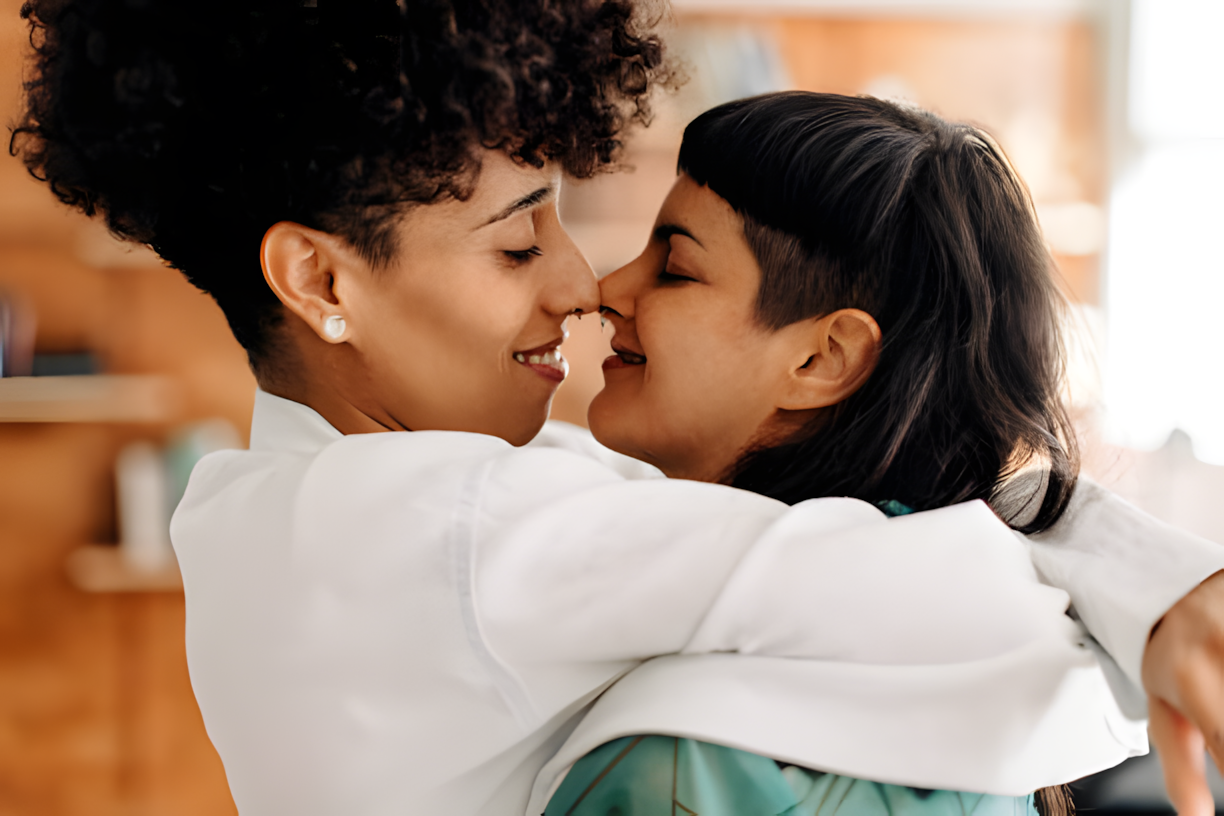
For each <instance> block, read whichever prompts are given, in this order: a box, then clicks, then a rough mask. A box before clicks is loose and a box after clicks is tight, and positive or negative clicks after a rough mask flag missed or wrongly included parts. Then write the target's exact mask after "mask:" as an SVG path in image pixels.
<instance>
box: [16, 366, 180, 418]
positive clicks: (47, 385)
mask: <svg viewBox="0 0 1224 816" xmlns="http://www.w3.org/2000/svg"><path fill="white" fill-rule="evenodd" d="M177 396H178V394H177V389H176V388H175V382H174V381H173V380H171V379H170V378H169V377H160V376H153V375H143V374H88V375H80V376H70V377H5V378H0V422H164V421H166V420H168V419H172V418H173V417H174V415H175V413H176V409H177V407H178V399H177Z"/></svg>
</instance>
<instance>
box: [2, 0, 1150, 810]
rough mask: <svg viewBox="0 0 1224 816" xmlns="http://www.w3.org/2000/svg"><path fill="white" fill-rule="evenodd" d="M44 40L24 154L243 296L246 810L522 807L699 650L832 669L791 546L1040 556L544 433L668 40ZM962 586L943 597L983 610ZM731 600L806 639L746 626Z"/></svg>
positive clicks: (185, 544) (212, 573) (411, 35)
mask: <svg viewBox="0 0 1224 816" xmlns="http://www.w3.org/2000/svg"><path fill="white" fill-rule="evenodd" d="M22 13H23V15H24V16H25V17H26V18H27V19H28V20H29V21H30V25H31V42H32V44H33V49H34V56H33V62H32V69H31V71H30V72H29V79H28V81H27V83H26V102H27V104H26V110H25V112H24V114H23V117H22V118H21V120H20V121H19V122H18V123H17V126H16V127H15V128H14V132H13V139H12V142H11V145H10V147H11V150H12V151H13V152H14V153H16V154H18V155H20V156H21V157H22V159H23V160H24V161H25V163H26V166H27V167H28V168H29V169H30V171H31V172H32V173H33V174H34V175H35V176H37V177H38V178H40V179H43V180H44V181H45V182H46V183H47V185H48V186H49V187H50V189H51V191H52V192H53V193H54V194H55V195H56V196H58V197H59V199H60V200H62V201H63V202H65V203H66V204H68V205H71V206H73V207H76V208H78V209H80V210H82V211H83V212H85V213H86V214H88V215H95V214H97V215H99V216H101V217H103V218H105V220H106V223H107V225H108V226H109V228H110V229H111V231H112V232H113V233H114V234H115V235H117V236H119V237H121V238H125V239H127V240H131V241H135V242H140V243H144V244H147V245H149V246H150V247H152V248H153V249H154V250H155V251H156V252H157V253H158V254H159V255H160V256H161V257H162V258H163V259H164V260H165V261H166V263H167V264H168V265H170V266H172V267H174V268H176V269H178V270H180V271H181V272H182V273H183V274H184V275H186V276H187V278H188V279H189V280H190V281H191V282H192V283H194V284H195V285H196V286H198V287H199V288H200V289H202V290H203V291H205V292H207V293H208V294H210V295H211V296H212V297H213V298H214V299H215V300H216V302H217V304H218V305H219V306H220V308H221V310H222V311H223V312H224V313H225V316H226V318H227V320H228V321H229V324H230V327H231V328H232V330H233V333H234V335H235V337H236V338H237V339H238V341H239V342H240V343H241V344H242V346H243V347H244V348H245V349H246V351H247V354H248V357H249V360H250V364H251V367H252V369H253V370H254V372H255V375H256V379H257V381H258V384H259V391H258V392H257V394H256V401H255V412H254V416H253V418H252V427H251V449H250V450H248V451H226V452H221V453H217V454H213V455H211V456H208V457H205V459H203V460H202V461H201V462H200V463H199V464H198V465H197V467H196V469H195V471H194V473H193V474H192V478H191V482H190V485H189V486H188V489H187V492H186V495H185V496H184V498H183V500H182V502H181V503H180V504H179V507H178V509H177V511H176V513H175V516H174V520H173V523H172V530H171V537H172V539H173V542H174V545H175V551H176V554H177V556H178V561H179V566H180V568H181V570H182V574H183V582H184V588H185V594H186V604H187V632H186V641H187V657H188V664H189V668H190V671H191V681H192V686H193V689H194V690H195V693H196V697H197V699H198V701H199V704H200V709H201V712H202V714H203V717H204V722H205V725H206V726H207V729H208V733H209V736H210V738H211V739H212V741H213V743H214V745H215V746H216V748H217V750H218V752H219V754H220V756H221V759H222V761H223V762H224V764H225V768H226V774H227V777H228V780H229V784H230V788H231V791H232V793H233V796H234V799H235V802H236V803H237V805H238V808H239V811H240V812H241V813H242V814H244V816H260V814H269V815H274V816H281V815H282V814H290V813H292V814H295V816H313V815H314V814H320V816H321V815H322V814H339V813H344V814H384V813H387V814H389V813H395V814H431V815H432V814H448V815H453V816H466V815H467V814H473V815H474V814H520V813H522V812H523V809H524V808H525V807H526V805H527V802H528V801H529V798H530V796H531V793H532V786H533V784H538V783H537V782H536V779H537V774H538V773H540V772H541V769H542V768H543V767H544V765H545V763H546V762H547V761H548V759H549V757H550V756H552V755H553V754H554V753H555V751H556V750H557V748H558V746H560V745H561V744H562V742H564V740H565V738H566V736H567V735H568V734H569V733H571V732H572V730H573V728H574V726H575V724H576V723H577V721H578V720H579V719H580V718H581V716H582V715H583V713H584V712H585V711H586V710H587V707H588V706H589V705H590V703H591V702H592V701H593V700H594V699H595V698H596V697H597V696H598V695H599V694H600V693H601V692H602V691H603V690H604V689H606V688H607V687H608V686H609V685H610V684H612V683H613V682H615V681H616V680H617V678H619V677H621V676H622V675H623V674H624V673H625V672H626V671H629V670H631V669H633V668H634V667H635V666H638V665H641V664H642V663H643V661H646V660H648V659H649V658H652V657H654V656H658V655H665V654H672V653H676V652H680V651H682V650H687V651H689V652H692V651H694V650H695V649H697V647H696V646H695V645H694V641H693V639H694V637H695V634H696V633H700V634H701V638H702V641H701V642H703V643H706V644H707V647H706V648H707V649H708V650H710V651H725V649H724V648H723V646H722V644H725V643H728V642H731V641H734V640H746V641H751V642H757V643H764V644H769V643H776V644H781V645H779V646H778V647H777V648H778V649H780V650H781V652H780V654H781V655H782V656H785V657H786V660H785V661H782V662H783V663H784V664H785V665H787V666H794V665H795V664H796V662H797V661H801V660H802V659H804V658H820V657H822V656H824V657H825V658H827V652H828V650H827V644H826V643H823V642H822V641H821V633H822V631H824V630H825V629H827V625H822V617H821V615H820V614H819V610H818V608H817V607H814V606H813V602H814V601H818V600H819V599H818V598H813V597H812V596H811V594H809V593H793V594H789V595H786V596H784V597H778V596H777V595H778V594H777V592H776V591H775V588H776V587H777V586H778V585H780V584H782V583H783V582H784V581H783V579H784V578H785V576H786V575H787V574H788V573H790V572H791V571H792V570H793V565H789V564H788V563H786V562H785V560H784V559H783V560H779V559H777V558H774V559H772V560H771V559H770V558H761V557H758V558H752V557H750V556H753V555H755V554H757V553H758V552H772V551H773V550H770V547H771V546H772V545H771V544H770V541H771V536H773V537H774V538H776V535H777V531H779V530H783V531H785V533H786V535H787V536H790V537H794V536H799V537H801V538H803V539H804V540H805V541H819V542H821V543H822V544H823V545H824V546H823V547H819V548H814V549H812V550H810V551H807V553H806V555H805V556H804V557H805V558H806V559H807V560H806V561H805V562H804V563H805V564H806V565H808V566H809V567H810V566H811V565H812V564H816V565H817V566H819V564H820V562H821V560H822V559H825V558H829V559H832V560H831V561H830V565H829V568H830V569H832V568H834V567H835V565H841V566H844V564H845V563H846V559H856V558H857V559H859V560H860V561H861V559H862V557H863V556H862V555H861V553H864V552H871V551H872V550H870V549H869V548H868V549H864V547H865V542H871V543H875V544H878V545H881V546H890V545H899V544H902V543H903V544H904V547H905V549H906V552H907V553H909V554H910V556H911V557H921V556H922V555H923V554H924V553H927V552H928V551H929V555H930V559H931V563H937V562H938V561H939V559H940V558H941V557H942V558H945V559H946V558H947V557H948V556H947V555H946V554H947V553H953V554H955V553H957V552H959V551H958V550H957V546H956V545H957V542H959V543H960V544H964V545H965V546H970V545H973V546H976V543H977V542H978V541H980V540H981V539H982V538H983V537H993V540H997V541H1000V542H1002V544H1003V545H1007V546H1011V547H1013V548H1014V547H1016V546H1019V545H1018V544H1017V543H1016V541H1015V539H1014V538H1013V537H1012V535H1011V533H1010V531H1008V529H1007V527H1006V526H1005V525H1004V524H1003V523H1002V522H1000V521H999V520H998V519H997V518H995V517H994V516H992V515H990V513H989V512H985V511H983V512H969V513H967V514H966V513H960V514H956V513H952V514H949V513H947V512H945V511H935V512H934V513H915V514H912V515H910V516H907V517H906V518H905V519H897V520H890V521H884V520H883V518H882V517H881V516H880V514H879V513H878V512H876V511H875V510H873V509H872V508H870V507H867V508H866V509H867V510H868V511H869V512H866V513H864V512H863V511H862V508H858V509H854V508H850V505H848V504H845V503H840V504H839V503H837V502H834V503H832V504H823V505H819V506H814V505H809V506H806V507H805V506H802V505H800V506H796V507H795V508H791V507H789V506H787V505H786V504H784V503H782V502H780V501H776V500H774V499H771V498H767V497H765V496H761V495H757V494H754V493H750V492H747V491H741V490H736V489H733V488H731V487H727V486H723V485H718V484H704V483H699V482H690V481H685V480H681V479H674V480H666V479H659V478H651V477H658V476H659V475H660V474H659V473H658V471H655V470H653V469H652V468H649V467H648V466H645V465H642V464H641V463H637V462H635V461H633V460H631V459H628V458H625V457H620V456H617V455H616V454H613V453H612V452H610V451H608V450H607V449H604V448H601V447H599V446H598V445H596V444H595V443H594V442H593V440H591V438H590V437H589V436H585V435H583V434H581V433H579V432H578V431H577V429H572V428H571V429H570V430H566V429H565V428H563V427H561V426H554V425H552V424H550V425H549V426H548V427H545V419H546V417H547V415H548V408H549V403H550V401H551V399H552V396H553V394H554V392H555V391H556V388H557V386H558V384H559V383H560V382H561V381H562V380H563V379H564V377H565V373H566V364H565V361H564V359H563V358H562V357H561V354H560V351H559V348H558V347H559V346H560V343H561V340H562V339H563V337H564V325H565V320H566V318H567V317H569V316H572V315H582V314H585V313H590V312H594V311H595V310H596V309H597V308H598V307H599V291H598V287H597V284H596V281H595V278H594V276H593V274H592V272H591V270H590V267H589V266H588V265H587V264H586V262H585V260H584V259H583V258H582V256H581V254H580V253H579V252H578V250H577V249H576V248H575V246H574V244H573V243H572V241H571V240H570V239H569V237H568V236H567V235H566V234H565V232H564V230H563V229H562V228H561V225H560V222H559V221H558V217H557V208H556V200H557V194H558V187H559V184H560V180H561V178H562V177H563V176H565V175H569V176H572V177H577V178H584V177H589V176H591V175H593V174H595V173H598V172H600V171H602V170H605V169H609V168H612V167H613V166H614V165H615V163H616V161H617V157H618V153H619V151H620V148H621V140H622V138H623V134H624V132H625V130H626V129H627V128H629V127H631V126H634V125H641V124H646V123H647V122H648V120H649V117H650V108H649V104H648V103H649V99H650V96H651V94H652V91H653V90H654V89H655V88H656V87H659V86H661V85H668V84H670V83H672V82H673V73H672V71H671V69H670V68H669V63H668V61H667V59H666V58H665V54H664V49H663V46H662V43H661V41H660V39H659V38H658V36H657V35H656V34H655V33H654V32H653V30H652V22H653V20H654V18H655V17H657V16H658V15H659V14H660V13H661V11H660V10H658V9H651V8H640V7H639V6H638V4H637V3H635V2H634V0H400V1H399V2H398V3H397V2H395V0H216V1H215V2H208V3H192V2H183V0H30V2H27V3H26V5H25V7H24V8H23V12H22ZM541 428H544V430H543V432H541ZM388 431H391V432H395V431H399V432H400V433H387V432H388ZM407 431H412V432H411V433H408V432H407ZM528 442H531V443H532V444H530V445H527V444H526V443H528ZM852 504H853V503H852ZM848 508H850V509H848ZM1088 523H1090V520H1089V522H1088ZM1071 533H1073V531H1072V530H1068V531H1067V534H1071ZM775 544H776V542H775ZM941 553H942V554H944V555H941ZM1025 563H1027V562H1025ZM745 565H747V566H745ZM860 566H864V568H865V569H869V568H870V565H869V564H860ZM956 575H957V571H956V570H955V569H949V570H947V571H946V576H945V580H944V581H943V583H936V584H933V585H932V586H931V587H930V591H931V592H933V593H935V594H939V593H941V592H943V593H946V594H947V595H948V596H954V595H955V592H956V587H954V586H951V585H950V583H949V582H954V581H955V576H956ZM996 577H997V578H998V582H999V583H998V584H997V587H996V588H997V589H998V590H999V591H998V592H994V593H987V594H986V595H985V596H983V595H982V591H981V590H980V585H981V584H982V581H983V578H982V575H981V574H976V575H975V576H974V580H975V584H977V585H979V591H978V592H977V595H978V596H983V597H986V598H995V599H997V600H995V601H991V604H993V605H992V606H991V604H987V605H988V606H991V608H990V609H989V610H988V611H989V612H990V614H993V615H995V616H997V618H998V619H1000V620H1007V621H1010V622H1011V623H1012V624H1014V626H1015V627H1016V628H1015V631H1029V628H1030V623H1032V621H1033V620H1037V619H1042V620H1044V618H1042V615H1043V614H1044V613H1042V612H1039V611H1035V610H1040V609H1046V610H1047V611H1048V609H1049V608H1050V605H1049V603H1048V602H1047V598H1048V595H1047V592H1048V588H1046V587H1042V586H1040V585H1038V584H1037V583H1036V581H1035V579H1034V578H1033V577H1032V576H1031V575H1028V574H1027V573H1025V574H1024V575H1022V576H1020V577H1019V578H1017V577H1016V576H1015V575H1010V574H1001V575H999V576H996ZM872 583H873V582H870V581H869V582H867V584H866V585H865V586H864V587H863V588H862V590H863V593H864V594H863V596H862V597H863V598H864V599H866V600H870V599H871V597H872V596H871V594H870V593H871V592H872V591H873V588H872ZM728 588H731V589H728ZM729 591H733V595H734V599H735V602H736V603H739V604H745V606H744V608H751V607H753V606H754V605H755V604H756V602H757V601H760V603H761V605H762V608H768V609H770V610H771V611H772V612H774V613H775V614H773V615H772V616H768V617H769V620H762V616H756V617H751V616H749V617H746V618H740V617H738V616H735V615H731V616H728V614H727V610H728V606H727V604H728V603H730V602H731V601H730V600H728V597H726V593H727V592H729ZM1097 591H1098V593H1099V594H1103V595H1108V594H1109V592H1108V591H1107V590H1106V589H1100V588H1098V590H1097ZM766 601H768V603H766ZM879 601H880V603H887V602H888V599H887V598H880V599H879ZM712 609H718V610H721V617H719V616H711V615H710V614H709V613H710V612H711V610H712ZM977 613H978V614H979V616H980V615H984V614H986V611H984V610H982V609H979V610H977ZM913 614H914V615H919V614H922V612H921V610H915V611H914V612H913ZM1055 614H1056V616H1057V615H1058V613H1057V612H1056V613H1055ZM1047 617H1048V616H1047ZM1140 617H1141V616H1140ZM754 621H755V622H754ZM1047 622H1048V621H1047ZM1140 623H1141V624H1142V622H1140ZM1149 623H1150V622H1149ZM960 625H961V623H960V621H959V619H957V618H955V617H953V618H952V619H949V620H946V621H944V620H942V619H941V623H940V626H942V627H943V628H944V629H945V630H948V631H952V632H953V633H954V632H956V631H959V630H958V629H957V627H958V626H960ZM1033 625H1035V626H1036V625H1037V624H1033ZM756 626H763V627H764V628H765V630H767V631H764V632H761V633H755V632H754V631H753V630H754V627H756ZM779 627H781V630H785V631H781V630H779ZM934 628H938V627H932V629H934ZM1038 628H1040V626H1038ZM1132 628H1135V629H1136V630H1139V629H1142V628H1143V627H1142V625H1139V626H1136V627H1132ZM732 630H733V631H732ZM1034 631H1035V630H1034ZM758 634H759V635H760V636H759V637H758V636H757V635H758ZM944 634H947V631H945V632H944ZM1136 637H1137V638H1138V637H1140V636H1138V635H1137V636H1136ZM771 648H772V647H770V646H768V645H765V646H762V647H761V648H760V649H759V651H758V654H762V655H766V656H768V655H770V654H771V652H770V649H771ZM697 650H698V651H700V650H699V649H697ZM1140 651H1141V650H1140ZM727 659H730V660H741V659H746V658H738V657H728V658H727ZM752 659H753V660H758V661H759V658H752ZM826 662H827V660H826ZM753 665H754V666H759V665H761V664H760V663H759V662H755V663H753ZM775 680H777V678H775ZM776 727H777V728H779V729H785V728H786V727H787V722H786V721H785V718H781V719H780V720H779V722H778V723H777V724H776Z"/></svg>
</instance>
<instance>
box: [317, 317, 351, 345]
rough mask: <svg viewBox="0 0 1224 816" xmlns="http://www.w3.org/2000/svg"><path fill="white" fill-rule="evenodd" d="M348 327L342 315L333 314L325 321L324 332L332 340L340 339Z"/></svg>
mask: <svg viewBox="0 0 1224 816" xmlns="http://www.w3.org/2000/svg"><path fill="white" fill-rule="evenodd" d="M347 329H348V326H346V325H345V324H344V318H343V317H341V316H340V315H331V316H330V317H328V318H327V319H326V320H324V321H323V333H324V334H326V335H327V336H328V338H329V339H331V340H339V339H340V338H341V337H343V336H344V332H345V331H346V330H347Z"/></svg>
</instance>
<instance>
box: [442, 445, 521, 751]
mask: <svg viewBox="0 0 1224 816" xmlns="http://www.w3.org/2000/svg"><path fill="white" fill-rule="evenodd" d="M493 465H494V463H493V462H485V463H484V464H483V466H482V467H480V468H478V469H477V470H476V472H475V473H474V474H472V476H470V477H469V478H468V479H467V480H465V483H464V484H463V486H462V487H461V488H460V491H459V497H458V501H456V502H455V515H454V519H453V521H452V524H451V530H452V540H451V547H450V549H451V556H452V563H453V567H454V579H455V587H456V591H457V593H458V595H459V607H460V615H461V616H462V619H463V628H464V632H465V633H466V635H467V639H468V644H469V646H470V647H471V649H472V651H473V652H474V653H475V655H476V658H477V660H479V661H480V663H481V665H482V666H483V667H484V669H485V671H486V672H487V673H488V675H489V677H490V678H491V679H492V680H493V684H494V686H495V687H496V688H497V690H498V692H499V693H500V694H501V697H502V699H503V701H504V702H505V703H506V705H507V706H508V707H509V708H510V710H511V712H512V713H513V714H514V717H515V719H516V720H517V721H518V723H519V725H521V726H523V727H525V728H530V727H533V726H534V725H536V724H537V723H538V721H539V716H538V714H537V712H536V710H535V707H534V706H533V705H532V704H531V701H530V699H529V698H528V695H527V693H526V691H525V689H524V688H523V683H522V681H521V680H520V679H519V678H518V677H517V675H516V674H515V673H514V672H513V671H512V670H511V669H510V667H509V666H507V665H506V664H505V663H503V662H502V661H501V660H500V659H499V658H498V657H497V655H495V654H494V653H493V650H492V649H491V648H490V647H489V643H488V641H487V640H486V639H485V637H484V634H483V632H481V629H480V619H479V616H478V615H477V613H476V598H475V594H476V593H475V586H474V585H475V581H476V575H475V572H476V571H475V555H476V527H477V520H478V519H479V515H478V514H479V512H480V508H481V506H482V505H483V503H484V487H485V485H486V484H487V483H488V477H489V473H490V471H491V470H492V469H493Z"/></svg>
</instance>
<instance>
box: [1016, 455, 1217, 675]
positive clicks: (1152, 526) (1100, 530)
mask: <svg viewBox="0 0 1224 816" xmlns="http://www.w3.org/2000/svg"><path fill="white" fill-rule="evenodd" d="M1029 541H1030V553H1031V555H1032V558H1033V564H1034V565H1035V566H1036V568H1037V571H1038V572H1039V573H1040V575H1041V577H1042V579H1043V580H1044V581H1046V583H1049V584H1051V585H1052V586H1056V587H1058V588H1060V589H1063V590H1065V591H1066V592H1067V593H1068V594H1069V595H1070V596H1071V602H1072V604H1073V605H1074V606H1075V610H1076V612H1077V614H1078V615H1079V617H1080V619H1081V620H1082V621H1083V622H1084V625H1085V626H1086V627H1087V628H1088V631H1090V632H1091V633H1092V635H1093V636H1094V637H1095V638H1096V639H1097V640H1098V641H1099V642H1100V643H1101V645H1102V646H1104V647H1105V649H1106V651H1108V652H1109V654H1110V655H1112V656H1113V658H1114V660H1116V661H1117V663H1118V665H1119V667H1121V669H1122V670H1123V671H1124V672H1125V673H1126V675H1127V676H1128V677H1129V678H1130V679H1131V680H1132V681H1133V682H1135V683H1136V684H1138V685H1139V686H1140V687H1142V679H1141V672H1142V666H1143V653H1144V649H1145V648H1146V647H1147V641H1148V637H1149V635H1150V634H1151V631H1152V627H1153V626H1155V625H1156V622H1157V621H1159V620H1160V619H1161V618H1162V617H1163V616H1164V614H1165V613H1166V612H1167V611H1169V609H1170V608H1171V607H1172V606H1173V605H1174V604H1176V603H1177V602H1178V601H1179V600H1181V599H1182V598H1183V597H1185V596H1186V594H1187V593H1189V592H1190V591H1191V590H1193V589H1194V588H1195V587H1197V586H1198V585H1199V584H1200V583H1202V582H1203V581H1205V580H1206V579H1207V578H1209V577H1211V576H1212V575H1214V574H1215V573H1216V572H1219V571H1221V570H1224V546H1220V545H1219V544H1215V543H1213V542H1211V541H1207V540H1206V539H1203V538H1199V537H1198V536H1196V535H1193V534H1191V533H1188V532H1185V531H1184V530H1179V529H1177V528H1176V527H1172V526H1170V525H1168V524H1165V523H1164V522H1162V521H1158V520H1157V519H1155V518H1153V517H1152V516H1149V515H1148V514H1147V513H1144V512H1143V511H1142V510H1140V509H1138V508H1137V507H1135V506H1134V505H1131V504H1129V503H1128V502H1126V501H1124V500H1123V499H1121V498H1120V497H1118V496H1116V495H1114V494H1113V493H1110V492H1109V491H1107V490H1105V489H1104V488H1102V487H1101V486H1100V485H1098V484H1096V483H1095V482H1092V481H1091V480H1088V479H1080V482H1079V485H1078V486H1077V487H1076V489H1075V495H1074V496H1073V497H1072V499H1071V505H1070V506H1069V507H1068V508H1067V511H1066V513H1065V514H1064V515H1063V517H1062V518H1061V519H1060V520H1059V522H1058V523H1057V524H1056V525H1055V526H1054V527H1053V528H1051V529H1050V530H1047V531H1046V532H1044V533H1040V534H1038V535H1035V536H1031V537H1030V538H1029Z"/></svg>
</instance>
